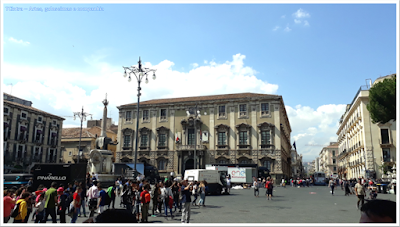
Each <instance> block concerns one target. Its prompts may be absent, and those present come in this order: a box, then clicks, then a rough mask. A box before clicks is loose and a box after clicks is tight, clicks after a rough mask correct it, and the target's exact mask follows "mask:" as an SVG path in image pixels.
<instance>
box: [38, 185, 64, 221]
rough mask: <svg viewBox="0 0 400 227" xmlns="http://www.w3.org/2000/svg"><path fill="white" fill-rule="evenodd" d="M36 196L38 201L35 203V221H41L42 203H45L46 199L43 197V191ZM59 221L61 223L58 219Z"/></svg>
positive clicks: (42, 214) (42, 213)
mask: <svg viewBox="0 0 400 227" xmlns="http://www.w3.org/2000/svg"><path fill="white" fill-rule="evenodd" d="M37 197H38V201H37V202H36V203H35V208H36V211H35V213H36V215H35V216H36V219H35V223H43V217H44V205H45V203H46V200H45V199H44V192H42V193H40V194H39V195H38V196H37ZM64 217H65V216H64ZM64 219H65V218H64ZM60 223H63V222H61V220H60Z"/></svg>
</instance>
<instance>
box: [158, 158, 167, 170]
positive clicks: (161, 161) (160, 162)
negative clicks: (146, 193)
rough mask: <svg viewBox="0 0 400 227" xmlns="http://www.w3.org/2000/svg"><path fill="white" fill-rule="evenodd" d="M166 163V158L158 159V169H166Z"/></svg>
mask: <svg viewBox="0 0 400 227" xmlns="http://www.w3.org/2000/svg"><path fill="white" fill-rule="evenodd" d="M167 164H168V160H167V159H164V158H162V159H159V160H158V161H157V168H158V170H167Z"/></svg>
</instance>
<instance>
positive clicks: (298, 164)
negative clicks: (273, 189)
mask: <svg viewBox="0 0 400 227" xmlns="http://www.w3.org/2000/svg"><path fill="white" fill-rule="evenodd" d="M291 156H292V157H291V160H292V175H291V177H293V178H302V177H304V175H305V172H304V171H303V170H304V168H303V155H301V154H298V153H297V151H296V150H292V154H291Z"/></svg>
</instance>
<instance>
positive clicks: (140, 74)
mask: <svg viewBox="0 0 400 227" xmlns="http://www.w3.org/2000/svg"><path fill="white" fill-rule="evenodd" d="M122 68H123V69H124V77H126V76H127V74H129V77H128V82H131V80H132V79H131V76H130V74H133V75H135V77H136V79H137V82H138V88H137V91H138V94H137V97H138V99H137V104H136V143H135V164H134V178H136V174H137V170H136V162H137V147H138V140H139V133H138V131H139V103H140V95H141V94H140V90H141V88H140V82H142V79H143V78H144V77H145V76H146V80H145V82H146V84H147V83H148V82H149V80H148V79H147V76H148V74H149V73H150V72H153V80H155V79H156V69H149V68H143V67H142V61H141V60H140V57H139V62H138V67H136V66H133V65H132V66H131V67H130V68H129V67H124V66H122Z"/></svg>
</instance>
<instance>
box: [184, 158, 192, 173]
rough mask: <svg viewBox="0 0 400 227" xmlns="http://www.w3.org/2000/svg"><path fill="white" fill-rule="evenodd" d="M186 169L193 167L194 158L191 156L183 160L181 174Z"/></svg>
mask: <svg viewBox="0 0 400 227" xmlns="http://www.w3.org/2000/svg"><path fill="white" fill-rule="evenodd" d="M187 169H194V160H193V158H189V159H188V160H186V162H185V169H184V170H183V171H182V173H183V174H182V175H184V174H185V170H187Z"/></svg>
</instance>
